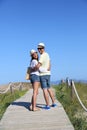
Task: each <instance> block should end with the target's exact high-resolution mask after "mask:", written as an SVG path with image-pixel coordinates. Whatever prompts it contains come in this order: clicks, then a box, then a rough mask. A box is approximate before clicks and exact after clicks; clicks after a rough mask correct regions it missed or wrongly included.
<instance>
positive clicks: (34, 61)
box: [30, 49, 48, 111]
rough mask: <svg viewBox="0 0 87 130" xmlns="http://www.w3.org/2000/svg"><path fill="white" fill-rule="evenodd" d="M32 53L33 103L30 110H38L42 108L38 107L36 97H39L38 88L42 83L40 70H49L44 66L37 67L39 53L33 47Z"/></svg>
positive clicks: (31, 79)
mask: <svg viewBox="0 0 87 130" xmlns="http://www.w3.org/2000/svg"><path fill="white" fill-rule="evenodd" d="M30 55H31V62H30V68H31V73H30V81H31V83H32V87H33V95H32V101H31V105H30V110H32V111H38V110H40V109H39V108H38V107H36V99H37V94H38V88H39V84H40V77H39V73H40V72H47V71H48V70H46V69H45V68H43V67H39V70H38V69H35V67H36V66H37V64H38V53H37V52H36V51H35V50H33V49H32V50H31V51H30Z"/></svg>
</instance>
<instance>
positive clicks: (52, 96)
mask: <svg viewBox="0 0 87 130" xmlns="http://www.w3.org/2000/svg"><path fill="white" fill-rule="evenodd" d="M48 93H49V95H50V98H51V100H52V104H54V103H55V98H54V93H53V91H52V89H51V88H49V89H48Z"/></svg>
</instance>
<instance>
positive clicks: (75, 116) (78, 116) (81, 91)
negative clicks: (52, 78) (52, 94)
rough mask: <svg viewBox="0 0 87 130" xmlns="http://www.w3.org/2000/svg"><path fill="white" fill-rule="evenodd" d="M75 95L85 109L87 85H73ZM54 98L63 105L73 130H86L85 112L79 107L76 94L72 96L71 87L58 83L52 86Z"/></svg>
mask: <svg viewBox="0 0 87 130" xmlns="http://www.w3.org/2000/svg"><path fill="white" fill-rule="evenodd" d="M75 87H76V90H77V93H78V95H79V97H80V99H81V101H82V103H83V104H84V106H85V107H86V108H87V84H85V83H80V82H79V83H75ZM54 88H55V90H56V97H57V99H58V100H59V101H60V102H61V104H62V105H63V107H64V109H65V111H66V113H67V115H68V116H69V119H70V120H71V122H72V124H73V126H74V128H75V130H87V112H86V111H85V110H84V109H83V108H82V106H81V105H80V103H79V101H78V99H77V97H76V94H75V93H73V95H72V87H71V86H67V84H66V83H60V84H59V85H55V86H54Z"/></svg>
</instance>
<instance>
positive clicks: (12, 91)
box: [10, 85, 13, 94]
mask: <svg viewBox="0 0 87 130" xmlns="http://www.w3.org/2000/svg"><path fill="white" fill-rule="evenodd" d="M10 92H11V94H12V93H13V90H12V85H11V86H10Z"/></svg>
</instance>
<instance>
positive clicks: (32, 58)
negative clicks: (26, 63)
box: [31, 54, 39, 61]
mask: <svg viewBox="0 0 87 130" xmlns="http://www.w3.org/2000/svg"><path fill="white" fill-rule="evenodd" d="M34 59H36V58H34V57H33V56H31V61H32V60H34ZM36 60H37V61H38V60H39V56H38V54H37V59H36Z"/></svg>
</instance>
